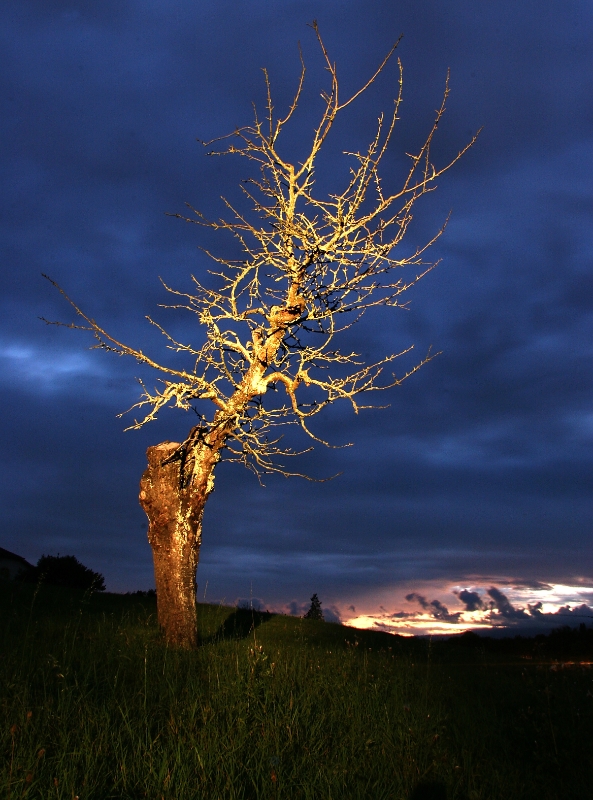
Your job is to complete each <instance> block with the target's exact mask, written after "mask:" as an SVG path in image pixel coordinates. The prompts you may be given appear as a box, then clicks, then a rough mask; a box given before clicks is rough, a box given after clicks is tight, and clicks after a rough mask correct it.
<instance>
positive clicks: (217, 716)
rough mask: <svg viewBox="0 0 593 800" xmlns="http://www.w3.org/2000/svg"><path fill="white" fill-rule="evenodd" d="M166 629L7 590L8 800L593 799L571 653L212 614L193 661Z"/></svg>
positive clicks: (0, 753)
mask: <svg viewBox="0 0 593 800" xmlns="http://www.w3.org/2000/svg"><path fill="white" fill-rule="evenodd" d="M155 612H156V606H155V601H154V600H151V599H138V598H135V597H133V596H131V597H125V596H124V597H122V596H117V595H93V596H90V597H89V596H84V595H80V594H75V593H72V592H67V591H65V590H59V589H52V588H51V587H43V586H42V587H41V588H37V589H36V587H30V586H26V585H19V584H14V583H8V582H4V583H1V584H0V796H1V797H2V798H10V800H13V799H15V800H16V798H23V797H27V798H43V799H44V800H46V799H47V798H56V799H63V800H73V799H74V798H80V800H87V798H88V800H91V798H93V799H95V798H96V799H97V800H106V799H107V798H130V799H131V798H155V800H160V799H161V798H171V799H172V800H184V799H185V798H188V800H189V799H190V798H191V800H199V799H200V798H265V799H266V800H268V799H273V798H335V799H336V800H337V799H338V798H392V799H393V800H396V799H397V800H399V798H401V799H402V800H408V799H409V798H411V799H413V800H444V799H445V798H447V800H453V799H454V798H460V800H461V798H464V799H465V800H470V799H472V800H474V799H476V798H484V800H496V799H497V798H500V800H513V798H517V799H518V800H519V799H520V800H526V799H528V798H538V800H542V799H543V800H545V799H546V798H550V799H552V798H553V799H554V800H556V798H587V797H591V796H593V782H592V781H593V697H592V695H593V681H592V678H593V673H592V672H591V670H590V669H589V668H587V667H584V666H578V665H573V666H568V667H564V668H560V666H559V665H558V664H554V663H551V662H552V661H553V659H554V657H559V656H562V653H559V652H558V651H556V652H552V651H551V650H550V647H552V646H553V642H552V643H550V642H544V643H540V644H539V645H538V648H539V649H538V648H535V649H534V644H533V642H529V641H523V642H514V643H510V644H509V643H498V644H497V643H494V642H480V641H474V640H473V639H472V638H471V637H466V638H465V639H462V640H461V641H455V642H450V643H446V642H445V643H443V642H438V643H432V644H431V643H430V642H427V641H419V640H402V639H401V638H399V637H392V636H389V635H387V634H380V633H372V632H365V631H355V630H353V629H349V628H344V627H341V626H338V625H330V624H324V623H322V622H313V621H309V620H300V619H295V618H290V617H283V616H271V617H270V616H267V615H265V614H262V615H258V614H251V612H248V611H236V610H235V609H232V608H220V607H215V606H200V608H199V615H200V631H201V637H202V646H201V647H200V649H199V650H198V651H197V652H194V653H184V652H177V651H173V650H170V649H167V648H166V647H164V646H163V645H162V643H161V642H160V641H159V638H158V632H157V630H156V625H155ZM581 639H582V640H578V637H577V638H575V637H574V636H572V637H570V636H568V637H567V638H566V642H564V645H566V647H572V648H576V649H575V650H574V652H573V654H572V660H576V661H579V660H581V661H582V660H586V653H585V652H584V651H585V650H587V647H588V643H589V642H590V639H589V637H588V636H585V637H584V638H583V637H581ZM558 641H559V640H557V641H556V644H557V646H560V645H562V642H561V641H560V645H558ZM579 642H580V644H579ZM566 647H565V648H564V649H566ZM546 648H547V650H546ZM524 656H530V658H525V657H524Z"/></svg>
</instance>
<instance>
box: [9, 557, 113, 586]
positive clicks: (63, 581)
mask: <svg viewBox="0 0 593 800" xmlns="http://www.w3.org/2000/svg"><path fill="white" fill-rule="evenodd" d="M21 580H24V581H27V582H28V583H36V582H37V581H42V582H43V583H48V584H50V585H52V586H65V587H67V588H68V589H90V590H91V591H94V592H104V591H105V578H104V577H103V575H101V573H100V572H93V570H92V569H89V568H88V567H85V566H84V564H81V563H80V561H79V560H78V559H77V558H75V557H74V556H60V555H57V556H41V558H40V559H39V561H38V562H37V565H36V566H35V567H33V568H32V569H30V570H27V571H26V572H24V573H22V575H21Z"/></svg>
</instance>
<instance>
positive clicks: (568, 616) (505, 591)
mask: <svg viewBox="0 0 593 800" xmlns="http://www.w3.org/2000/svg"><path fill="white" fill-rule="evenodd" d="M497 583H498V588H497V587H493V586H492V585H491V584H490V583H489V582H487V581H484V582H481V583H480V584H475V585H473V586H469V587H468V586H457V585H449V586H445V587H443V586H440V587H438V586H435V587H434V588H433V589H432V591H431V587H426V586H425V587H423V589H422V592H423V593H422V594H419V593H416V592H410V593H408V595H406V599H404V601H403V602H399V603H397V606H398V607H397V608H395V609H394V610H393V611H389V610H387V609H386V608H385V607H384V606H381V607H380V609H379V610H378V611H375V612H373V611H371V610H368V609H365V610H362V609H361V612H359V613H352V614H351V616H345V618H344V619H343V622H344V624H346V625H349V626H351V627H354V628H362V629H374V630H381V631H386V632H388V633H397V634H400V635H402V636H414V635H416V636H418V635H424V636H427V635H443V634H455V633H462V632H463V631H466V630H473V631H483V632H484V633H487V632H488V631H492V630H493V629H497V630H500V629H508V630H509V632H515V633H520V632H521V631H522V630H527V629H529V631H530V632H532V631H533V630H534V629H540V628H541V630H542V632H544V631H546V630H551V629H552V628H554V627H561V626H562V625H565V624H571V625H578V624H579V623H582V622H584V623H585V624H587V625H590V624H591V621H592V620H593V610H592V608H591V606H592V605H593V587H591V586H589V585H586V584H584V583H583V584H582V585H574V586H568V585H565V584H539V585H537V584H535V585H533V586H521V585H519V586H517V585H513V584H512V582H510V581H509V585H504V583H503V582H500V581H499V582H497ZM464 593H466V595H467V596H468V597H469V596H471V597H472V598H473V599H474V601H475V602H474V603H473V605H476V604H479V605H480V606H481V607H479V608H472V609H471V610H470V609H469V608H468V604H467V603H466V604H464V603H463V602H460V598H459V595H460V594H461V595H462V597H463V596H464ZM469 605H472V604H471V603H469Z"/></svg>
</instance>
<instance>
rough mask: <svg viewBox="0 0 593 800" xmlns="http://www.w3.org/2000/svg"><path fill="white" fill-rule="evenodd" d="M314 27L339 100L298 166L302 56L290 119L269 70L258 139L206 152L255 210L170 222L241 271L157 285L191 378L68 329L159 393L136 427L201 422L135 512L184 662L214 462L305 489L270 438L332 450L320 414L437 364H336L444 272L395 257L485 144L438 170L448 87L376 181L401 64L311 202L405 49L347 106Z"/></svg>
mask: <svg viewBox="0 0 593 800" xmlns="http://www.w3.org/2000/svg"><path fill="white" fill-rule="evenodd" d="M312 27H313V29H314V31H315V34H316V36H317V41H318V43H319V46H320V48H321V52H322V54H323V58H324V59H325V65H326V69H327V71H328V73H329V78H330V82H331V86H330V88H329V91H328V92H327V93H323V94H322V98H323V101H324V105H323V109H322V113H321V116H320V119H319V123H318V125H317V126H316V127H315V128H314V130H313V134H312V140H311V142H310V147H309V149H308V154H307V155H306V157H305V158H304V160H303V161H302V163H297V164H295V163H291V161H290V160H288V159H287V157H286V155H285V154H284V153H283V152H282V151H281V150H280V148H279V143H280V139H281V134H282V133H283V131H284V129H285V126H286V125H287V123H288V122H289V121H290V120H291V119H292V118H293V115H294V114H295V112H296V110H297V107H298V105H299V101H300V99H301V94H302V89H303V82H304V78H305V65H304V62H303V59H302V55H301V65H302V69H301V76H300V80H299V83H298V88H297V91H296V94H295V96H294V99H293V101H292V103H291V105H290V108H289V109H288V111H287V113H286V115H285V116H284V117H277V116H276V115H275V112H274V106H273V103H272V93H271V89H270V82H269V79H268V74H267V72H266V71H265V70H264V76H265V83H266V87H267V109H266V115H265V117H264V118H263V119H260V118H259V116H258V115H257V111H256V112H255V119H254V122H253V123H252V124H251V125H249V126H246V127H244V128H240V129H237V130H236V131H234V132H233V133H232V134H230V135H229V136H227V137H222V139H224V140H229V144H228V146H226V145H225V147H226V149H223V150H220V151H216V150H215V151H211V152H210V153H209V154H210V155H212V156H222V155H227V154H234V155H238V156H241V157H243V158H246V159H247V160H248V161H250V162H252V164H254V165H255V166H256V167H257V171H256V177H251V178H249V179H248V180H246V181H245V182H244V183H243V186H242V188H243V192H244V195H245V198H246V200H247V202H248V204H249V206H250V210H249V211H245V212H244V211H243V210H240V209H239V208H238V207H236V206H234V205H231V203H229V202H228V201H226V200H225V203H226V206H227V208H228V211H229V215H230V216H229V219H221V220H217V221H213V220H210V219H207V218H206V217H205V216H204V215H203V214H202V213H201V212H200V211H197V210H195V209H193V208H191V207H190V206H188V207H189V208H190V209H191V212H192V214H193V216H191V217H190V218H188V217H185V216H182V215H180V214H175V215H173V216H176V217H179V218H180V219H185V220H186V221H187V222H192V223H195V224H197V225H201V226H203V227H206V228H211V229H213V230H216V231H225V232H228V233H230V234H231V235H232V236H233V237H235V240H236V242H238V244H239V245H240V248H241V251H242V257H241V258H240V259H239V260H232V259H228V258H224V257H220V256H216V255H214V254H212V253H210V252H209V251H205V252H206V253H207V255H208V256H209V257H210V258H211V259H212V260H213V261H214V263H215V264H216V265H217V266H216V269H215V271H213V272H212V273H211V275H213V276H214V281H215V282H217V283H216V286H215V288H212V286H211V284H212V282H213V281H212V280H210V279H209V282H208V285H206V282H205V281H204V280H202V281H200V280H197V279H196V278H194V277H193V276H192V280H193V289H192V292H191V293H184V292H180V291H177V290H175V289H173V288H170V287H169V286H167V285H166V284H163V285H164V286H165V289H166V290H167V291H168V292H170V293H171V294H172V295H174V296H175V298H176V299H175V302H174V304H173V305H172V306H170V307H172V308H182V309H187V310H189V311H191V312H193V313H194V314H195V315H196V317H197V322H198V323H199V324H200V326H201V330H202V331H203V339H202V340H201V341H200V342H199V343H198V344H186V343H182V342H179V341H177V340H176V339H175V338H173V337H172V336H171V335H170V334H169V333H167V331H166V330H165V329H164V328H162V327H161V326H160V325H159V324H158V323H156V322H154V321H153V320H150V322H152V324H154V325H156V326H157V327H158V328H159V330H161V332H162V333H163V335H164V336H165V337H166V338H167V340H168V346H169V347H170V348H172V349H173V350H174V351H176V352H178V353H184V354H186V355H187V357H188V358H189V360H190V362H191V366H189V367H188V368H187V370H186V369H178V368H174V367H172V366H167V365H165V364H161V363H159V362H157V361H155V360H153V359H152V358H149V357H148V356H146V355H145V354H144V353H143V352H142V351H140V350H136V349H134V348H132V347H129V346H128V345H125V344H122V343H121V342H119V341H118V340H116V339H115V338H114V337H113V336H111V335H110V334H109V333H107V332H106V331H105V330H104V329H103V328H102V327H101V326H100V325H99V324H98V323H97V322H95V321H94V320H93V319H91V318H90V317H89V316H87V315H86V314H85V313H83V311H82V310H81V309H80V308H79V307H78V306H77V305H75V304H74V303H73V302H72V301H71V300H70V299H69V298H67V299H68V300H69V302H70V303H71V304H72V305H73V307H74V309H75V310H76V312H77V314H78V315H79V317H81V318H82V319H83V320H84V321H85V323H86V324H80V325H79V324H74V323H72V324H71V325H70V326H69V327H72V328H80V329H83V330H89V331H91V332H92V333H93V334H94V336H95V339H96V340H97V344H95V345H94V347H99V348H103V349H105V350H109V351H112V352H115V353H118V354H119V355H129V356H133V357H134V358H135V359H136V360H137V361H139V362H140V363H141V364H144V365H147V366H149V367H152V368H154V369H155V370H156V371H157V372H158V373H160V374H161V375H162V376H163V377H162V380H161V385H160V388H154V389H152V390H151V389H150V388H148V387H147V386H146V385H145V384H144V383H142V388H143V393H142V395H141V399H140V400H139V402H138V403H137V404H136V405H135V406H133V408H142V409H146V413H145V416H144V417H143V418H141V419H140V420H136V421H135V422H134V424H133V425H131V426H130V427H131V428H140V427H141V426H142V425H145V424H146V423H147V422H150V421H151V420H154V419H155V417H156V416H157V414H158V413H159V412H160V411H161V409H163V408H165V407H174V408H180V409H183V410H186V411H190V410H192V409H193V410H194V411H196V413H197V414H198V417H199V422H198V424H197V425H196V426H195V427H193V428H192V429H191V431H190V433H189V435H188V437H187V439H186V440H185V441H184V442H181V443H178V442H163V443H161V444H158V445H156V446H154V447H149V448H148V451H147V458H148V469H147V470H146V472H145V473H144V475H143V476H142V480H141V483H140V503H141V505H142V507H143V508H144V510H145V512H146V514H147V516H148V519H149V523H150V524H149V529H148V539H149V542H150V544H151V546H152V551H153V557H154V566H155V578H156V590H157V601H158V619H159V623H160V625H161V627H162V628H163V630H164V633H165V636H166V639H167V641H168V642H169V643H171V644H176V645H180V646H182V647H194V646H196V644H197V630H196V613H195V603H196V569H197V564H198V558H199V551H200V543H201V536H202V516H203V512H204V506H205V503H206V500H207V499H208V496H209V494H210V493H211V492H212V490H213V487H214V470H215V467H216V465H217V463H218V462H219V461H220V460H221V459H223V458H224V459H228V460H231V461H237V462H240V463H242V464H244V465H245V466H246V467H248V468H250V469H252V470H253V471H254V472H255V473H256V474H257V475H258V476H260V477H261V475H264V474H266V473H271V472H277V473H280V474H282V475H286V476H287V475H294V474H298V473H295V472H292V471H291V470H290V469H288V468H287V466H286V461H285V460H284V459H286V458H288V457H293V456H296V455H298V452H296V451H294V450H293V449H291V448H290V447H288V446H284V445H283V444H282V442H281V436H279V435H277V434H276V429H277V428H278V427H279V426H285V425H288V424H295V425H297V426H299V427H300V428H301V430H302V431H303V432H304V433H305V434H306V435H307V436H308V437H310V438H311V439H313V440H314V441H316V442H320V443H323V444H325V445H328V444H329V443H328V442H327V441H325V439H324V438H323V436H322V435H320V434H319V433H318V432H315V431H314V430H313V429H312V427H311V425H312V423H313V421H314V420H315V418H316V417H317V416H318V415H319V414H320V412H321V411H323V409H325V408H326V406H329V405H331V404H333V403H335V402H336V401H338V400H345V401H347V402H349V403H350V404H351V406H352V408H353V410H354V411H355V412H356V413H357V412H358V410H359V409H360V408H366V407H369V406H367V405H361V397H362V398H364V397H365V396H366V395H368V394H369V393H370V392H375V391H378V390H385V389H388V388H390V387H394V386H399V385H400V384H401V383H402V381H403V380H405V379H406V378H407V377H409V376H410V375H411V374H412V373H414V372H416V371H417V370H418V369H419V368H420V367H421V366H422V365H423V364H425V363H426V362H427V361H429V360H430V359H431V358H432V357H433V356H432V355H431V353H430V351H429V352H428V353H427V355H426V356H425V357H424V358H423V359H422V360H420V361H419V363H417V364H416V366H414V367H413V368H412V369H411V370H409V371H408V372H406V373H405V374H402V375H400V376H399V377H398V376H396V375H395V374H389V375H388V376H386V375H385V373H386V368H388V367H390V366H391V364H392V362H393V361H394V360H395V359H396V358H398V357H399V356H401V355H403V353H397V354H389V355H386V356H384V357H382V358H380V359H379V360H377V361H374V362H371V363H365V362H364V361H363V360H361V359H360V357H359V356H358V355H357V354H356V353H353V352H349V351H342V350H340V349H338V346H337V343H336V339H337V337H339V335H340V334H341V333H343V332H344V331H345V330H347V329H349V328H350V327H351V326H352V325H353V324H354V323H355V322H356V321H358V320H360V318H361V317H362V316H363V315H364V314H365V313H366V312H367V311H368V310H369V309H371V308H375V307H377V306H390V307H392V308H397V307H401V306H403V305H404V303H402V295H403V294H404V292H406V291H407V290H408V289H409V288H410V287H411V286H413V285H414V284H416V283H417V282H418V281H419V280H420V279H421V278H422V277H424V275H426V274H427V272H429V271H430V270H431V269H432V268H433V267H434V266H435V264H433V263H430V262H426V261H425V260H424V253H425V251H426V250H427V248H428V247H430V245H431V244H433V243H434V241H435V240H436V239H437V238H438V237H439V236H440V235H441V234H442V232H443V230H444V227H445V225H443V226H442V227H441V228H440V230H438V231H437V233H436V235H435V236H434V237H433V238H432V239H431V240H430V241H429V242H427V243H426V244H425V245H423V246H422V247H420V248H418V249H417V250H416V251H415V252H414V253H413V254H412V255H408V256H404V255H401V254H400V253H399V251H398V249H397V248H398V245H399V244H400V242H401V241H402V239H403V237H404V235H405V233H406V230H407V228H408V225H409V223H410V221H411V219H412V209H413V206H414V204H415V203H416V202H417V200H418V199H419V198H420V197H422V195H424V194H425V193H427V192H429V191H432V190H433V189H434V188H436V184H435V181H436V180H437V178H439V176H441V175H442V174H443V173H444V172H445V171H446V170H448V169H449V168H450V167H451V166H452V165H453V164H454V163H455V162H456V161H457V160H458V159H459V158H460V157H461V156H462V155H463V153H465V152H466V150H467V149H468V148H469V147H471V145H472V144H473V142H474V141H475V138H476V137H473V139H472V140H471V141H470V142H469V144H467V145H466V146H465V147H464V148H463V149H462V150H461V151H460V152H459V153H458V154H457V155H455V156H454V157H453V158H451V159H450V160H449V161H447V163H445V164H444V165H443V166H440V167H437V166H434V165H433V163H432V161H431V155H430V151H431V144H432V141H433V137H434V135H435V133H436V131H437V128H438V125H439V123H440V121H441V119H442V117H443V114H444V112H445V103H446V100H447V96H448V94H449V88H448V77H447V82H446V85H445V91H444V96H443V100H442V103H441V105H440V107H439V109H438V110H437V111H436V115H435V117H434V121H433V123H432V126H431V128H430V131H429V132H428V135H427V137H426V139H425V141H424V143H423V144H422V146H421V147H420V149H419V150H418V151H417V153H415V154H412V155H410V156H409V158H410V162H409V167H408V169H407V171H406V173H405V175H404V176H403V180H402V183H401V185H399V186H398V188H396V189H395V188H392V187H391V186H389V187H385V186H384V184H383V182H382V180H381V177H380V175H379V166H380V164H381V161H382V159H383V158H384V156H385V154H386V152H387V148H388V146H389V144H390V141H391V139H392V135H393V131H394V127H395V124H396V121H397V119H398V114H399V109H400V105H401V102H402V88H403V83H402V67H401V63H400V62H399V60H398V64H399V88H398V93H397V97H396V99H395V101H394V108H393V111H392V113H391V114H390V115H389V117H387V118H386V117H384V116H383V115H381V116H380V117H379V119H378V123H377V127H376V133H375V135H374V138H373V139H372V141H371V143H370V145H369V146H368V147H367V149H366V150H364V151H361V152H353V153H350V152H348V153H345V154H344V155H345V156H346V157H347V159H348V163H349V172H348V174H347V176H346V180H345V181H344V186H343V187H342V188H341V190H340V191H338V192H336V193H335V194H328V195H326V196H321V197H320V196H317V195H316V194H315V192H314V190H315V180H314V177H315V166H316V161H317V158H318V157H319V154H320V151H321V149H322V147H323V145H324V143H325V142H326V140H327V137H328V135H329V133H330V131H331V130H332V127H333V125H334V122H335V120H336V117H337V115H338V114H339V113H340V112H341V111H343V110H344V109H345V108H346V107H348V106H349V105H350V104H351V103H353V102H354V101H355V100H356V99H357V98H359V97H360V95H361V94H362V93H363V92H365V91H366V90H367V89H368V88H369V87H370V86H371V84H373V83H374V81H375V80H376V79H377V77H378V76H379V75H380V74H381V73H382V72H383V71H384V69H385V68H386V66H387V64H388V62H389V60H390V58H391V57H392V55H393V53H394V51H395V49H396V47H397V44H398V43H399V40H398V42H396V44H395V45H394V46H393V47H392V48H391V50H390V51H389V53H388V54H387V56H386V57H385V58H384V60H383V62H382V63H381V64H380V66H379V68H378V69H377V71H376V72H375V73H374V75H373V76H372V77H371V78H370V79H369V80H368V81H367V82H366V83H365V84H364V86H363V87H362V88H361V89H359V90H358V91H357V92H355V93H354V94H353V95H352V96H351V97H349V98H347V99H346V100H344V101H341V99H340V97H339V84H338V77H337V72H336V67H335V65H334V63H333V62H332V61H331V60H330V58H329V55H328V53H327V50H326V48H325V46H324V44H323V41H322V39H321V36H320V34H319V31H318V28H317V24H316V23H313V26H312ZM213 141H215V142H218V141H221V140H220V139H217V140H213ZM204 144H205V145H211V144H212V142H205V143H204ZM445 224H446V223H445ZM404 267H411V268H412V270H413V273H414V274H413V275H412V276H410V278H409V279H407V280H404V279H403V278H401V277H399V274H400V272H399V271H400V270H401V269H402V268H404ZM52 283H53V281H52ZM57 288H58V289H59V288H60V287H57ZM60 291H62V290H61V289H60ZM62 294H64V292H62ZM65 296H66V295H65ZM54 324H61V323H54ZM410 349H411V348H408V349H407V350H405V351H404V353H407V352H409V350H410ZM208 408H210V409H212V410H211V411H209V410H208ZM130 410H131V409H130ZM303 477H306V476H303Z"/></svg>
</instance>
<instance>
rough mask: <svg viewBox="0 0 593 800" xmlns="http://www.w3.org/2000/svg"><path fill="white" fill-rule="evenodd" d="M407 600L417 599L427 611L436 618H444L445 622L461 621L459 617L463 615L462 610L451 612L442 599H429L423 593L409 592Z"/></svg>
mask: <svg viewBox="0 0 593 800" xmlns="http://www.w3.org/2000/svg"><path fill="white" fill-rule="evenodd" d="M406 600H407V601H408V602H410V603H411V602H413V601H414V600H415V601H417V602H418V603H419V604H420V606H422V608H423V609H424V610H425V611H428V613H429V614H430V615H431V616H432V617H433V618H434V619H438V620H442V621H443V622H452V623H454V624H455V623H457V622H459V617H460V616H461V612H459V611H456V612H454V613H450V612H449V609H448V608H447V606H445V605H444V604H443V603H441V601H440V600H430V601H428V600H427V599H426V597H424V596H423V595H421V594H418V593H417V592H410V594H407V595H406Z"/></svg>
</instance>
